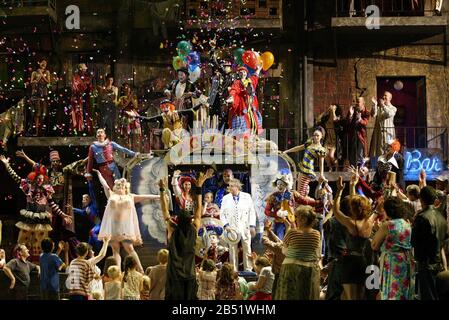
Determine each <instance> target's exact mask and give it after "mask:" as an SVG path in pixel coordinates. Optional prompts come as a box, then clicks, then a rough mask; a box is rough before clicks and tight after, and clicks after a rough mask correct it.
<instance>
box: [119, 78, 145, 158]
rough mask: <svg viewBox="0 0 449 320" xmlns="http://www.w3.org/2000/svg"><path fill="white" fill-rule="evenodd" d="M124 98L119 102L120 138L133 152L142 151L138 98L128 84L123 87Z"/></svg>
mask: <svg viewBox="0 0 449 320" xmlns="http://www.w3.org/2000/svg"><path fill="white" fill-rule="evenodd" d="M122 91H123V96H121V97H120V99H119V100H118V109H119V111H120V118H119V119H120V120H119V122H120V125H119V130H120V136H121V138H120V139H121V140H122V141H123V144H124V145H125V146H126V147H127V148H130V149H132V150H137V151H140V149H141V146H142V128H141V125H140V120H139V118H138V116H139V112H138V102H137V96H136V95H135V94H133V92H132V90H131V86H130V85H129V84H128V83H124V84H123V85H122Z"/></svg>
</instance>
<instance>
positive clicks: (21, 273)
mask: <svg viewBox="0 0 449 320" xmlns="http://www.w3.org/2000/svg"><path fill="white" fill-rule="evenodd" d="M14 254H15V258H14V259H11V260H10V261H9V262H8V263H7V264H6V266H5V267H4V270H5V273H6V275H7V276H8V277H9V278H10V279H11V286H10V289H11V298H12V299H14V300H28V288H29V287H30V282H31V278H30V274H31V272H32V271H37V273H38V274H39V273H40V268H39V266H37V265H35V264H34V263H31V262H29V261H27V259H28V257H29V256H30V252H29V250H28V248H27V247H26V246H25V245H24V244H18V245H17V246H16V247H15V248H14ZM7 270H8V271H10V272H8V271H7ZM11 275H12V277H11Z"/></svg>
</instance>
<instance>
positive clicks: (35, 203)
mask: <svg viewBox="0 0 449 320" xmlns="http://www.w3.org/2000/svg"><path fill="white" fill-rule="evenodd" d="M6 170H7V171H8V174H9V175H10V176H11V177H12V178H13V180H14V181H15V182H16V183H17V184H18V185H19V187H20V189H21V190H22V191H23V193H24V194H25V196H26V201H27V205H26V209H22V210H20V216H19V221H18V222H17V223H16V227H17V228H18V229H19V237H18V239H17V243H23V244H25V245H26V246H27V247H28V248H29V249H30V256H31V258H30V259H31V260H32V261H38V260H39V255H40V254H41V253H42V249H41V241H42V239H44V238H47V237H48V233H49V232H50V231H52V230H53V228H52V225H51V217H52V214H51V213H53V214H55V215H57V216H61V215H62V214H63V212H62V210H61V209H60V208H59V206H58V205H57V204H56V203H55V202H54V200H53V199H52V198H51V196H52V195H53V194H54V190H53V187H52V186H51V185H50V184H48V183H46V182H44V183H43V184H42V185H38V184H37V183H36V182H34V181H29V180H28V179H22V178H20V177H19V176H18V175H17V173H16V172H15V171H14V169H12V168H11V167H10V166H9V164H8V165H6Z"/></svg>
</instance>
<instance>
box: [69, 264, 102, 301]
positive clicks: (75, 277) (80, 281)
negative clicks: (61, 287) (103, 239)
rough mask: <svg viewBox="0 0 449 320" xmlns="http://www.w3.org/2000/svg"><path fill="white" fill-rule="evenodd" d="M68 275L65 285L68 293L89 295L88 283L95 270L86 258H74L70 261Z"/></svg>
mask: <svg viewBox="0 0 449 320" xmlns="http://www.w3.org/2000/svg"><path fill="white" fill-rule="evenodd" d="M68 274H69V276H68V277H67V280H66V287H67V289H69V294H70V295H81V296H88V295H89V283H90V282H91V281H92V280H93V278H94V275H95V272H94V270H93V269H92V267H91V265H90V264H89V262H87V260H85V259H80V258H76V259H74V260H72V262H71V263H70V267H69V270H68Z"/></svg>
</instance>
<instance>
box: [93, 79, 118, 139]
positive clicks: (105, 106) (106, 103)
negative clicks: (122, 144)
mask: <svg viewBox="0 0 449 320" xmlns="http://www.w3.org/2000/svg"><path fill="white" fill-rule="evenodd" d="M97 89H98V98H99V111H100V114H99V119H98V128H104V129H105V131H106V134H107V136H108V137H110V138H112V137H113V135H114V134H115V126H116V125H115V119H116V115H117V101H118V88H117V87H116V86H114V76H113V75H112V74H107V75H106V77H105V84H104V86H102V87H101V86H99V87H98V88H97Z"/></svg>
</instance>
